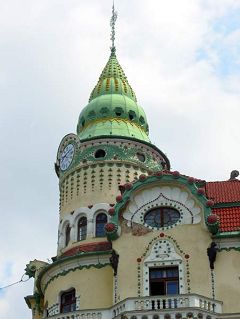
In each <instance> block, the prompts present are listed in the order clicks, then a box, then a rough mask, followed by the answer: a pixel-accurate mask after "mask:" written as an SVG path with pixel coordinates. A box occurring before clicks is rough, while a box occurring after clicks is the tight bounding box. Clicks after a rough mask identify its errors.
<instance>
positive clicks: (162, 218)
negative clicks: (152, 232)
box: [144, 206, 181, 229]
mask: <svg viewBox="0 0 240 319" xmlns="http://www.w3.org/2000/svg"><path fill="white" fill-rule="evenodd" d="M166 210H170V211H169V212H168V211H166ZM154 212H155V215H156V214H157V213H159V216H160V217H159V224H157V223H155V224H152V223H150V222H148V221H147V217H148V216H149V215H150V214H152V213H154ZM171 212H172V213H177V214H178V217H177V218H174V216H171V215H170V214H171ZM166 217H168V218H170V220H171V218H173V222H170V223H166V221H165V219H166ZM157 218H158V216H155V217H154V219H157ZM180 219H181V214H180V212H179V211H178V210H177V209H176V208H175V207H171V206H157V207H153V208H151V209H149V210H148V211H147V212H146V214H145V215H144V224H146V225H147V226H149V227H153V228H157V229H159V228H164V227H169V226H172V225H175V224H177V223H178V221H179V220H180ZM149 220H150V221H151V219H149Z"/></svg>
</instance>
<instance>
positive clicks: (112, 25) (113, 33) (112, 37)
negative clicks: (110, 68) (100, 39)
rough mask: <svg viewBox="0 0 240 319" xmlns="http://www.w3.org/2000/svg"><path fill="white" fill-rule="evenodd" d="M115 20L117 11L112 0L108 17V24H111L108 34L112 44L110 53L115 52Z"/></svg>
mask: <svg viewBox="0 0 240 319" xmlns="http://www.w3.org/2000/svg"><path fill="white" fill-rule="evenodd" d="M116 20H117V11H115V8H114V1H113V6H112V17H111V19H110V26H111V36H110V39H111V41H112V46H111V53H112V54H115V51H116V47H115V43H114V41H115V23H116Z"/></svg>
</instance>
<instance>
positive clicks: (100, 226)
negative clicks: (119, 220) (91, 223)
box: [96, 213, 107, 237]
mask: <svg viewBox="0 0 240 319" xmlns="http://www.w3.org/2000/svg"><path fill="white" fill-rule="evenodd" d="M106 223H107V215H106V214H104V213H100V214H98V215H97V217H96V237H104V236H105V229H104V226H105V224H106Z"/></svg>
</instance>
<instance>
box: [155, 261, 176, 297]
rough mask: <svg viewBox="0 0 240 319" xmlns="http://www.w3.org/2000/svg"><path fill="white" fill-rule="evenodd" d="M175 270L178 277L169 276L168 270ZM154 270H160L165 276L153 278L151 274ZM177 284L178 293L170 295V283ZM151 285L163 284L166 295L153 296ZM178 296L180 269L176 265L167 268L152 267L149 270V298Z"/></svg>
mask: <svg viewBox="0 0 240 319" xmlns="http://www.w3.org/2000/svg"><path fill="white" fill-rule="evenodd" d="M171 269H173V270H175V271H177V276H168V270H171ZM154 270H160V271H162V272H163V274H166V275H165V276H164V275H163V277H161V278H151V272H153V271H154ZM172 282H175V283H176V282H177V292H176V293H173V294H171V293H168V283H172ZM151 283H159V284H160V283H162V284H163V289H164V293H163V294H153V293H152V289H151ZM175 294H176V295H178V294H179V267H178V266H175V265H171V266H167V267H164V266H162V267H150V268H149V296H166V295H175Z"/></svg>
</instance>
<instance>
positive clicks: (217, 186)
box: [205, 179, 240, 204]
mask: <svg viewBox="0 0 240 319" xmlns="http://www.w3.org/2000/svg"><path fill="white" fill-rule="evenodd" d="M205 188H206V195H207V197H208V198H209V199H212V200H213V201H214V203H215V204H217V203H234V202H240V180H238V179H236V180H229V181H222V182H207V183H206V186H205Z"/></svg>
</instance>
